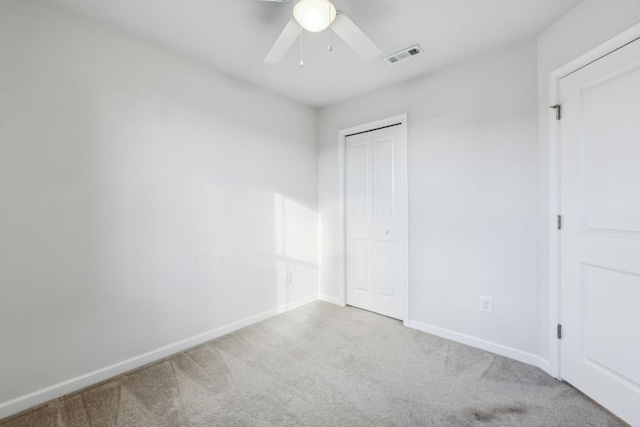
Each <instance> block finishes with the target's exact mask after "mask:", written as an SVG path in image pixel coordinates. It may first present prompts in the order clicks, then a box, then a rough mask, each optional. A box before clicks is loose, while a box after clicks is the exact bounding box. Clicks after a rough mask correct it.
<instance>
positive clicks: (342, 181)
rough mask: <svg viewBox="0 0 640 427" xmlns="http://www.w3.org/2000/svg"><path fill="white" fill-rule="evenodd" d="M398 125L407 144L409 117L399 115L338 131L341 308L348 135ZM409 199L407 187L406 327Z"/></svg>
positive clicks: (404, 196) (344, 300)
mask: <svg viewBox="0 0 640 427" xmlns="http://www.w3.org/2000/svg"><path fill="white" fill-rule="evenodd" d="M396 123H400V124H399V125H398V128H399V131H400V133H401V134H402V136H403V137H404V140H405V141H406V142H407V145H408V139H407V114H400V115H397V116H392V117H388V118H386V119H381V120H376V121H373V122H369V123H365V124H362V125H358V126H353V127H349V128H346V129H342V130H340V131H339V133H338V144H339V149H338V153H339V156H340V157H339V164H340V169H339V177H338V185H339V186H338V188H339V190H338V191H339V198H338V200H339V209H340V213H341V221H340V230H339V233H340V241H341V242H342V257H340V259H341V263H342V265H341V266H340V269H341V275H340V277H341V278H342V292H341V295H340V305H342V306H346V305H347V269H346V254H347V252H346V246H347V233H346V226H347V218H346V167H347V165H346V149H347V148H346V138H347V135H350V134H353V133H358V132H366V131H370V130H375V129H378V128H381V127H385V126H389V125H393V124H396ZM404 161H405V162H406V159H404ZM407 187H408V183H407ZM408 198H409V194H408V191H407V188H404V189H402V191H401V199H402V201H403V202H402V203H403V204H404V206H403V209H402V210H403V212H404V215H405V218H403V222H404V224H405V227H404V228H405V230H404V237H405V238H404V245H403V252H404V254H403V255H404V256H403V259H404V263H403V270H404V271H403V273H404V274H403V277H404V280H403V283H402V287H403V295H404V302H403V303H404V315H403V317H402V322H403V324H404V325H405V326H408V325H409V301H410V295H409V239H408V236H409V230H408V228H409V218H408V215H409V211H408Z"/></svg>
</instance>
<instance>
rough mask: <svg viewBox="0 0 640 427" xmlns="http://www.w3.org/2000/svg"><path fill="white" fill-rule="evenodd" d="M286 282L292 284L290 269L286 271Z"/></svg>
mask: <svg viewBox="0 0 640 427" xmlns="http://www.w3.org/2000/svg"><path fill="white" fill-rule="evenodd" d="M284 284H285V285H290V284H291V272H290V271H285V272H284Z"/></svg>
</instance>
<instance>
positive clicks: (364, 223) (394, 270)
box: [346, 126, 407, 320]
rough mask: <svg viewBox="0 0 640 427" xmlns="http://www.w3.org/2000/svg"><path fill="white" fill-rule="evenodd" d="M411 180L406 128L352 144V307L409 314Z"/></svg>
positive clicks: (349, 295) (351, 139)
mask: <svg viewBox="0 0 640 427" xmlns="http://www.w3.org/2000/svg"><path fill="white" fill-rule="evenodd" d="M406 175H407V170H406V141H405V138H404V133H403V130H402V128H401V127H400V126H393V127H388V128H384V129H379V130H375V131H371V132H366V133H361V134H358V135H354V136H349V137H347V138H346V225H347V227H346V228H347V229H346V237H347V242H346V269H347V304H349V305H353V306H355V307H360V308H363V309H366V310H370V311H374V312H376V313H380V314H384V315H385V316H390V317H393V318H396V319H403V317H404V313H405V303H404V301H405V292H406V290H405V287H406V282H405V281H406V269H405V266H406V257H407V254H406V212H405V211H406V207H405V206H406ZM403 320H404V319H403Z"/></svg>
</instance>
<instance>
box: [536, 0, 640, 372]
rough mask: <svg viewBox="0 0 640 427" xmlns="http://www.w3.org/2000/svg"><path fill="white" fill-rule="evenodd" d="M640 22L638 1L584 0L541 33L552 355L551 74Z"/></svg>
mask: <svg viewBox="0 0 640 427" xmlns="http://www.w3.org/2000/svg"><path fill="white" fill-rule="evenodd" d="M638 23H640V2H639V1H638V0H585V1H584V2H583V3H581V4H580V5H579V6H578V7H576V8H575V9H573V10H572V11H571V12H569V13H568V14H567V15H565V16H564V17H563V18H562V19H560V20H559V21H558V22H556V23H555V24H554V25H552V26H551V27H549V28H548V29H547V30H546V31H544V32H543V33H542V34H540V35H539V36H538V100H539V129H540V132H539V134H540V190H541V192H540V199H541V203H540V207H541V213H540V216H541V227H540V234H541V236H542V238H541V257H540V260H541V263H542V264H541V279H542V286H541V296H540V298H541V307H542V310H541V313H540V314H541V327H542V332H541V334H540V336H541V339H542V341H541V348H540V355H541V357H542V358H543V359H548V358H549V340H550V339H554V338H553V337H554V336H555V330H554V329H553V327H552V325H551V326H550V324H549V311H548V301H549V287H548V284H549V280H548V274H549V273H548V271H549V270H548V260H549V250H548V246H549V238H548V236H549V218H551V217H552V216H553V215H552V213H550V212H549V118H550V117H551V116H553V114H554V113H553V111H551V110H549V105H550V104H549V74H550V73H551V72H552V71H554V70H556V69H558V68H560V67H561V66H563V65H565V64H567V63H569V62H570V61H571V60H573V59H575V58H577V57H579V56H580V55H582V54H584V53H586V52H588V51H589V50H591V49H593V48H595V47H596V46H598V45H599V44H601V43H604V42H606V41H607V40H609V39H611V38H612V37H614V36H616V35H617V34H619V33H621V32H622V31H624V30H626V29H627V28H629V27H631V26H633V25H634V24H638Z"/></svg>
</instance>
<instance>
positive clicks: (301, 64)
mask: <svg viewBox="0 0 640 427" xmlns="http://www.w3.org/2000/svg"><path fill="white" fill-rule="evenodd" d="M302 34H304V30H303V29H302V27H300V68H302V67H304V61H303V60H302Z"/></svg>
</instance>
